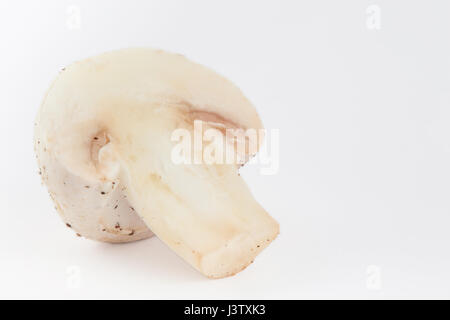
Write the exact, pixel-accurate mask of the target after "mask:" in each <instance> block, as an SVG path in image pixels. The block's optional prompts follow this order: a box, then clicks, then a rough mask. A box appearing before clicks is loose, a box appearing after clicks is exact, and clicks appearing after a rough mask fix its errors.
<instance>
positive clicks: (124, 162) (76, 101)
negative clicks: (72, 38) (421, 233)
mask: <svg viewBox="0 0 450 320" xmlns="http://www.w3.org/2000/svg"><path fill="white" fill-rule="evenodd" d="M195 121H201V122H202V123H203V124H204V125H205V127H207V128H214V129H216V130H217V131H218V132H221V134H224V135H225V134H226V133H225V132H226V129H228V128H233V129H236V128H239V129H243V130H246V129H255V130H259V129H262V128H263V127H262V124H261V121H260V119H259V117H258V114H257V113H256V110H255V109H254V107H253V106H252V104H251V103H250V102H249V101H248V100H247V99H246V98H245V97H244V95H243V94H242V93H241V91H240V90H239V89H238V88H237V87H235V86H234V85H233V84H232V83H231V82H229V81H228V80H226V79H225V78H223V77H221V76H219V75H217V74H216V73H214V72H213V71H211V70H209V69H207V68H205V67H203V66H201V65H198V64H196V63H193V62H191V61H189V60H187V59H186V58H184V57H183V56H180V55H177V54H170V53H166V52H163V51H160V50H152V49H126V50H119V51H114V52H110V53H105V54H102V55H100V56H97V57H94V58H90V59H86V60H83V61H81V62H77V63H75V64H73V65H71V66H69V67H67V68H66V69H65V71H63V72H62V73H61V74H60V75H59V76H58V78H57V79H56V81H55V82H54V83H53V84H52V86H51V88H50V90H49V91H48V93H47V95H46V97H45V99H44V102H43V104H42V107H41V109H40V112H39V114H38V117H37V126H36V133H35V143H36V149H37V154H38V161H39V164H40V166H41V168H42V166H44V165H45V166H46V168H47V170H48V169H49V170H50V171H48V173H47V174H46V175H45V176H44V177H43V179H44V182H45V183H46V185H47V187H48V188H49V191H50V193H51V194H52V197H53V199H54V201H55V203H57V207H58V206H59V208H58V211H59V212H60V214H61V215H62V216H63V219H67V220H68V221H69V220H70V221H73V224H74V227H75V226H77V227H78V229H76V230H77V232H78V230H79V232H80V234H82V235H85V236H87V237H89V238H93V239H97V240H103V241H110V242H121V241H131V240H138V239H142V238H146V237H149V236H150V235H151V232H154V233H155V234H156V235H157V236H158V237H159V238H160V239H161V240H162V241H163V242H164V243H166V244H167V245H168V246H169V247H170V248H171V249H172V250H173V251H175V252H176V253H177V254H178V255H179V256H181V257H182V258H183V259H184V260H185V261H187V262H188V263H189V264H191V265H192V266H193V267H194V268H196V269H197V270H199V271H200V272H202V273H203V274H205V275H206V276H208V277H211V278H220V277H225V276H229V275H233V274H235V273H237V272H239V271H240V270H242V269H244V268H245V267H246V266H248V265H249V264H250V263H251V262H253V260H254V258H255V257H256V255H257V254H258V253H259V252H260V251H261V250H262V249H264V248H265V247H267V245H268V244H269V243H270V242H271V241H272V240H273V239H274V238H275V237H276V236H277V235H278V232H279V226H278V223H277V222H276V221H275V220H274V219H273V218H271V217H270V216H269V215H268V214H267V212H266V211H265V210H264V209H263V208H262V207H261V206H260V205H259V204H258V203H257V202H256V201H255V199H254V198H253V196H252V194H251V193H250V191H249V189H248V187H247V185H246V184H245V182H244V180H243V179H242V178H241V177H240V176H239V174H238V167H239V166H238V165H237V164H236V163H213V164H207V163H203V162H202V163H198V164H192V163H175V162H174V161H173V158H172V151H173V149H174V145H175V142H174V141H173V139H172V134H173V132H174V131H175V130H179V129H183V130H186V131H187V132H190V133H192V134H193V135H194V134H195V132H194V131H195V125H194V122H195ZM44 147H45V151H44V149H43V148H44ZM228 147H230V146H228ZM256 151H257V150H249V149H246V151H245V153H246V155H245V156H246V158H247V159H248V157H250V156H252V155H253V154H254V153H255V152H256ZM69 177H70V179H71V180H70V181H69V180H68V179H67V178H69ZM61 181H64V182H65V183H66V185H67V183H68V184H69V185H70V186H71V188H74V189H75V191H74V190H69V189H65V188H67V187H66V185H61ZM86 186H89V188H86ZM82 187H83V188H82ZM81 189H83V190H82V191H83V192H85V193H83V192H81ZM87 190H88V191H87ZM94 191H95V192H97V194H95V193H94ZM72 193H77V195H76V196H71V195H70V194H72ZM91 198H92V199H91ZM89 201H90V202H89ZM87 203H90V204H89V206H90V207H89V208H88V205H87ZM77 204H78V205H79V207H78V208H76V206H77ZM119 206H120V207H121V208H122V207H124V208H125V207H128V210H120V211H118V210H117V209H119ZM96 210H97V211H96ZM100 211H101V213H100ZM116 220H117V221H116ZM81 229H83V230H81ZM150 230H151V231H150Z"/></svg>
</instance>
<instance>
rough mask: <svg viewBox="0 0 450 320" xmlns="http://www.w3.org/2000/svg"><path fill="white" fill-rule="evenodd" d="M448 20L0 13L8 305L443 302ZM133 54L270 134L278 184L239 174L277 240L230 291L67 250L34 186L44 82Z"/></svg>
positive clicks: (406, 5) (148, 9)
mask: <svg viewBox="0 0 450 320" xmlns="http://www.w3.org/2000/svg"><path fill="white" fill-rule="evenodd" d="M71 5H75V6H76V8H79V9H80V17H81V20H80V22H81V24H80V28H79V29H77V25H76V20H75V21H74V20H72V19H73V14H74V12H75V11H76V9H75V11H73V9H68V8H69V7H70V6H71ZM370 5H378V7H375V8H379V9H380V10H381V11H380V13H381V24H380V27H381V28H380V29H379V30H373V29H370V28H368V27H367V24H366V22H367V21H366V20H367V18H368V14H367V13H366V9H367V8H368V7H369V6H370ZM372 8H373V7H372ZM371 12H373V11H370V10H369V15H370V14H372V13H371ZM449 12H450V3H449V2H448V1H445V0H442V1H406V0H401V1H400V0H397V1H388V0H379V1H364V0H363V1H361V0H355V1H332V0H329V1H271V2H269V1H229V0H227V1H206V0H205V1H181V0H180V1H162V0H161V1H109V0H108V1H106V0H102V1H77V0H73V1H71V2H68V1H60V0H58V1H2V2H1V3H0V39H1V40H2V49H1V51H0V57H1V73H0V85H1V88H2V89H1V94H0V112H1V113H0V124H1V126H0V142H1V146H2V152H1V154H2V157H1V158H0V166H1V168H2V178H1V180H0V200H1V201H0V212H1V222H2V225H1V232H0V298H157V299H163V298H187V299H189V298H254V299H259V298H275V299H277V298H450V273H449V270H450V256H449V244H450V233H449V232H448V229H449V224H450V217H449V211H450V201H449V195H450V165H449V164H450V139H449V138H450V126H449V123H450V43H449V38H450V37H449V33H450V20H449V19H448V14H449ZM75 13H76V12H75ZM71 17H72V18H71ZM369 27H370V25H369ZM129 46H151V47H157V48H162V49H165V50H169V51H175V52H179V53H182V54H185V55H186V56H188V57H189V58H191V59H193V60H194V61H197V62H200V63H202V64H204V65H207V66H209V67H211V68H213V69H214V70H216V71H218V72H219V73H221V74H223V75H225V76H226V77H228V78H229V79H231V80H232V81H233V82H235V83H236V84H237V85H238V86H240V87H241V89H242V90H243V91H244V93H245V94H246V95H247V96H248V97H249V98H250V99H251V100H252V101H253V102H254V104H255V105H256V107H257V108H258V110H259V112H260V114H261V117H262V119H263V121H264V123H265V125H266V127H267V128H268V129H280V137H281V144H280V170H279V172H278V174H276V175H272V176H262V175H259V174H258V172H259V171H258V168H257V167H249V168H246V169H244V172H243V173H244V176H245V177H246V180H247V181H248V183H249V185H250V187H251V189H252V190H253V192H254V194H255V197H256V198H257V199H258V200H259V201H260V202H261V203H262V204H263V205H264V207H265V208H266V209H267V210H268V211H269V212H270V213H271V214H272V215H273V216H274V217H275V218H276V219H277V220H278V221H279V222H280V224H281V235H280V236H279V238H278V239H277V240H276V241H275V242H274V243H273V244H272V245H271V246H269V248H268V249H266V250H265V251H264V252H263V253H262V254H261V255H260V256H259V257H258V258H257V259H256V261H255V263H254V264H253V265H251V266H250V267H249V268H248V269H247V270H245V271H244V272H242V273H240V274H238V275H237V276H235V277H232V278H227V279H223V280H215V281H211V280H207V279H205V278H203V277H202V276H201V275H200V274H198V273H197V272H196V271H194V270H193V269H191V267H189V266H188V265H187V264H186V263H184V262H183V261H182V260H181V259H180V258H178V257H177V256H175V254H173V253H172V252H171V251H169V250H168V249H167V248H166V247H165V246H164V245H163V244H162V243H161V242H160V241H159V240H157V239H155V238H154V239H151V240H147V241H142V242H138V243H134V244H126V245H107V244H102V243H95V242H91V241H89V240H85V239H80V238H77V237H76V236H75V235H74V234H73V233H72V232H71V231H70V230H69V229H67V228H65V227H64V225H63V224H62V222H61V221H60V219H59V217H58V216H57V214H56V212H55V210H54V209H53V205H52V204H51V201H50V199H49V197H48V195H47V193H46V190H45V188H44V187H43V186H41V185H40V179H39V176H38V174H37V165H36V163H35V159H34V154H33V145H32V130H33V120H34V116H35V113H36V111H37V108H38V106H39V104H40V101H41V99H42V98H43V95H44V92H45V90H46V89H47V87H48V86H49V84H50V82H51V80H52V79H53V78H54V77H55V75H56V74H57V72H58V70H59V69H60V68H61V67H63V66H65V65H67V64H69V63H71V62H73V61H75V60H77V59H81V58H84V57H87V56H90V55H93V54H97V53H100V52H104V51H108V50H111V49H118V48H124V47H129ZM78 280H79V281H78Z"/></svg>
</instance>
